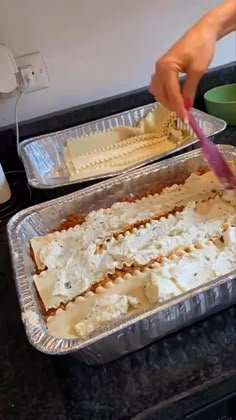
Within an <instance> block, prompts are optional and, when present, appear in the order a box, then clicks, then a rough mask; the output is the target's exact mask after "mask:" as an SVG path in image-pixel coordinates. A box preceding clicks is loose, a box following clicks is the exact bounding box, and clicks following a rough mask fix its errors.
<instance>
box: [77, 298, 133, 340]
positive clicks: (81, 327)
mask: <svg viewBox="0 0 236 420" xmlns="http://www.w3.org/2000/svg"><path fill="white" fill-rule="evenodd" d="M130 307H133V308H137V307H138V301H137V299H136V298H134V297H132V296H120V295H107V296H104V297H100V298H99V299H97V300H96V301H95V304H94V307H93V308H92V310H91V312H89V313H88V314H87V315H86V317H84V319H83V320H81V321H80V322H78V323H77V324H76V325H75V327H74V329H75V333H76V335H77V336H78V337H80V338H85V337H86V336H87V335H89V334H91V333H92V332H93V331H95V330H98V329H99V328H101V327H102V326H105V325H107V324H109V323H110V322H112V321H117V320H119V319H120V318H121V317H122V316H124V315H126V314H127V313H128V310H129V308H130Z"/></svg>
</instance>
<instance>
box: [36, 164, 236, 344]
mask: <svg viewBox="0 0 236 420" xmlns="http://www.w3.org/2000/svg"><path fill="white" fill-rule="evenodd" d="M235 250H236V196H235V192H232V191H225V190H224V188H223V186H222V185H221V184H220V183H219V181H218V180H217V179H216V177H215V175H214V174H213V172H212V171H208V172H205V173H202V174H191V175H190V176H189V177H188V178H187V179H186V180H185V181H184V182H183V183H182V184H176V185H172V186H170V187H166V188H163V189H162V191H160V192H158V193H153V194H149V195H147V196H145V197H136V198H135V199H133V200H131V201H123V202H116V203H114V204H113V205H112V206H111V207H110V208H101V209H99V210H96V211H92V212H90V213H88V214H87V215H86V216H85V217H79V216H73V217H71V218H69V219H68V220H67V221H66V222H65V223H64V224H63V225H62V226H61V228H60V229H58V230H57V231H54V232H52V233H49V234H48V235H45V236H43V237H37V238H33V239H32V240H31V251H32V257H33V259H34V262H35V265H36V269H37V271H36V274H34V275H33V282H34V285H35V287H36V289H37V293H38V296H39V299H40V302H41V307H42V312H43V315H44V316H45V319H46V323H47V327H48V329H49V331H50V332H51V334H52V335H53V336H55V337H61V338H72V337H79V338H80V339H81V340H83V339H85V338H87V337H88V336H90V335H91V334H93V333H95V332H97V331H98V330H100V328H106V327H107V326H110V325H112V324H113V323H114V322H115V321H119V320H120V319H123V318H124V317H126V316H129V314H133V313H135V312H136V311H139V310H145V309H147V310H148V308H150V307H151V305H156V304H159V303H161V302H163V301H167V300H168V299H172V298H174V297H175V296H178V295H180V294H182V293H185V292H186V291H189V290H191V289H194V288H197V287H199V286H200V285H203V284H205V283H207V282H209V281H211V280H214V279H216V278H217V277H219V276H221V275H224V274H227V273H229V272H231V271H233V270H235V269H236V252H235Z"/></svg>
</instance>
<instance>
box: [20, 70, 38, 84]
mask: <svg viewBox="0 0 236 420" xmlns="http://www.w3.org/2000/svg"><path fill="white" fill-rule="evenodd" d="M19 73H20V75H21V81H22V85H23V86H24V87H25V88H29V87H32V86H34V85H35V75H34V69H33V66H31V65H29V66H25V67H19Z"/></svg>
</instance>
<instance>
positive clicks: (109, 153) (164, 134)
mask: <svg viewBox="0 0 236 420" xmlns="http://www.w3.org/2000/svg"><path fill="white" fill-rule="evenodd" d="M189 138H190V135H189V134H188V133H187V132H186V131H184V130H180V129H177V116H176V115H175V114H174V113H171V112H170V111H169V110H167V109H166V108H164V107H162V106H158V107H156V108H154V109H153V110H152V111H150V112H149V113H148V115H147V116H146V117H145V118H142V119H141V120H140V121H139V123H138V126H137V127H128V126H127V127H117V128H113V129H110V130H107V131H103V132H97V133H95V134H90V135H87V136H83V137H76V138H72V139H69V140H68V142H67V143H66V145H65V147H64V160H65V164H66V167H67V169H68V172H69V176H70V180H71V181H74V180H78V179H82V178H87V177H93V176H97V175H106V174H110V173H113V172H118V171H122V170H125V169H127V168H129V167H131V166H134V165H136V164H138V163H140V162H142V161H144V160H146V159H150V158H152V157H154V156H158V155H161V154H163V153H166V152H168V151H170V150H172V149H174V148H176V147H177V146H179V145H181V144H182V143H184V142H186V141H187V140H189Z"/></svg>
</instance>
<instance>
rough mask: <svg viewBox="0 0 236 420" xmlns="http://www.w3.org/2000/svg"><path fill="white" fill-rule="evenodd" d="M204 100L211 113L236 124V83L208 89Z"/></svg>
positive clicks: (228, 122) (231, 123) (230, 123)
mask: <svg viewBox="0 0 236 420" xmlns="http://www.w3.org/2000/svg"><path fill="white" fill-rule="evenodd" d="M204 100H205V105H206V109H207V112H208V113H209V114H211V115H214V116H215V117H218V118H221V119H222V120H224V121H226V122H227V124H228V125H236V83H233V84H231V85H224V86H218V87H216V88H214V89H211V90H208V92H206V93H205V95H204Z"/></svg>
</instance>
